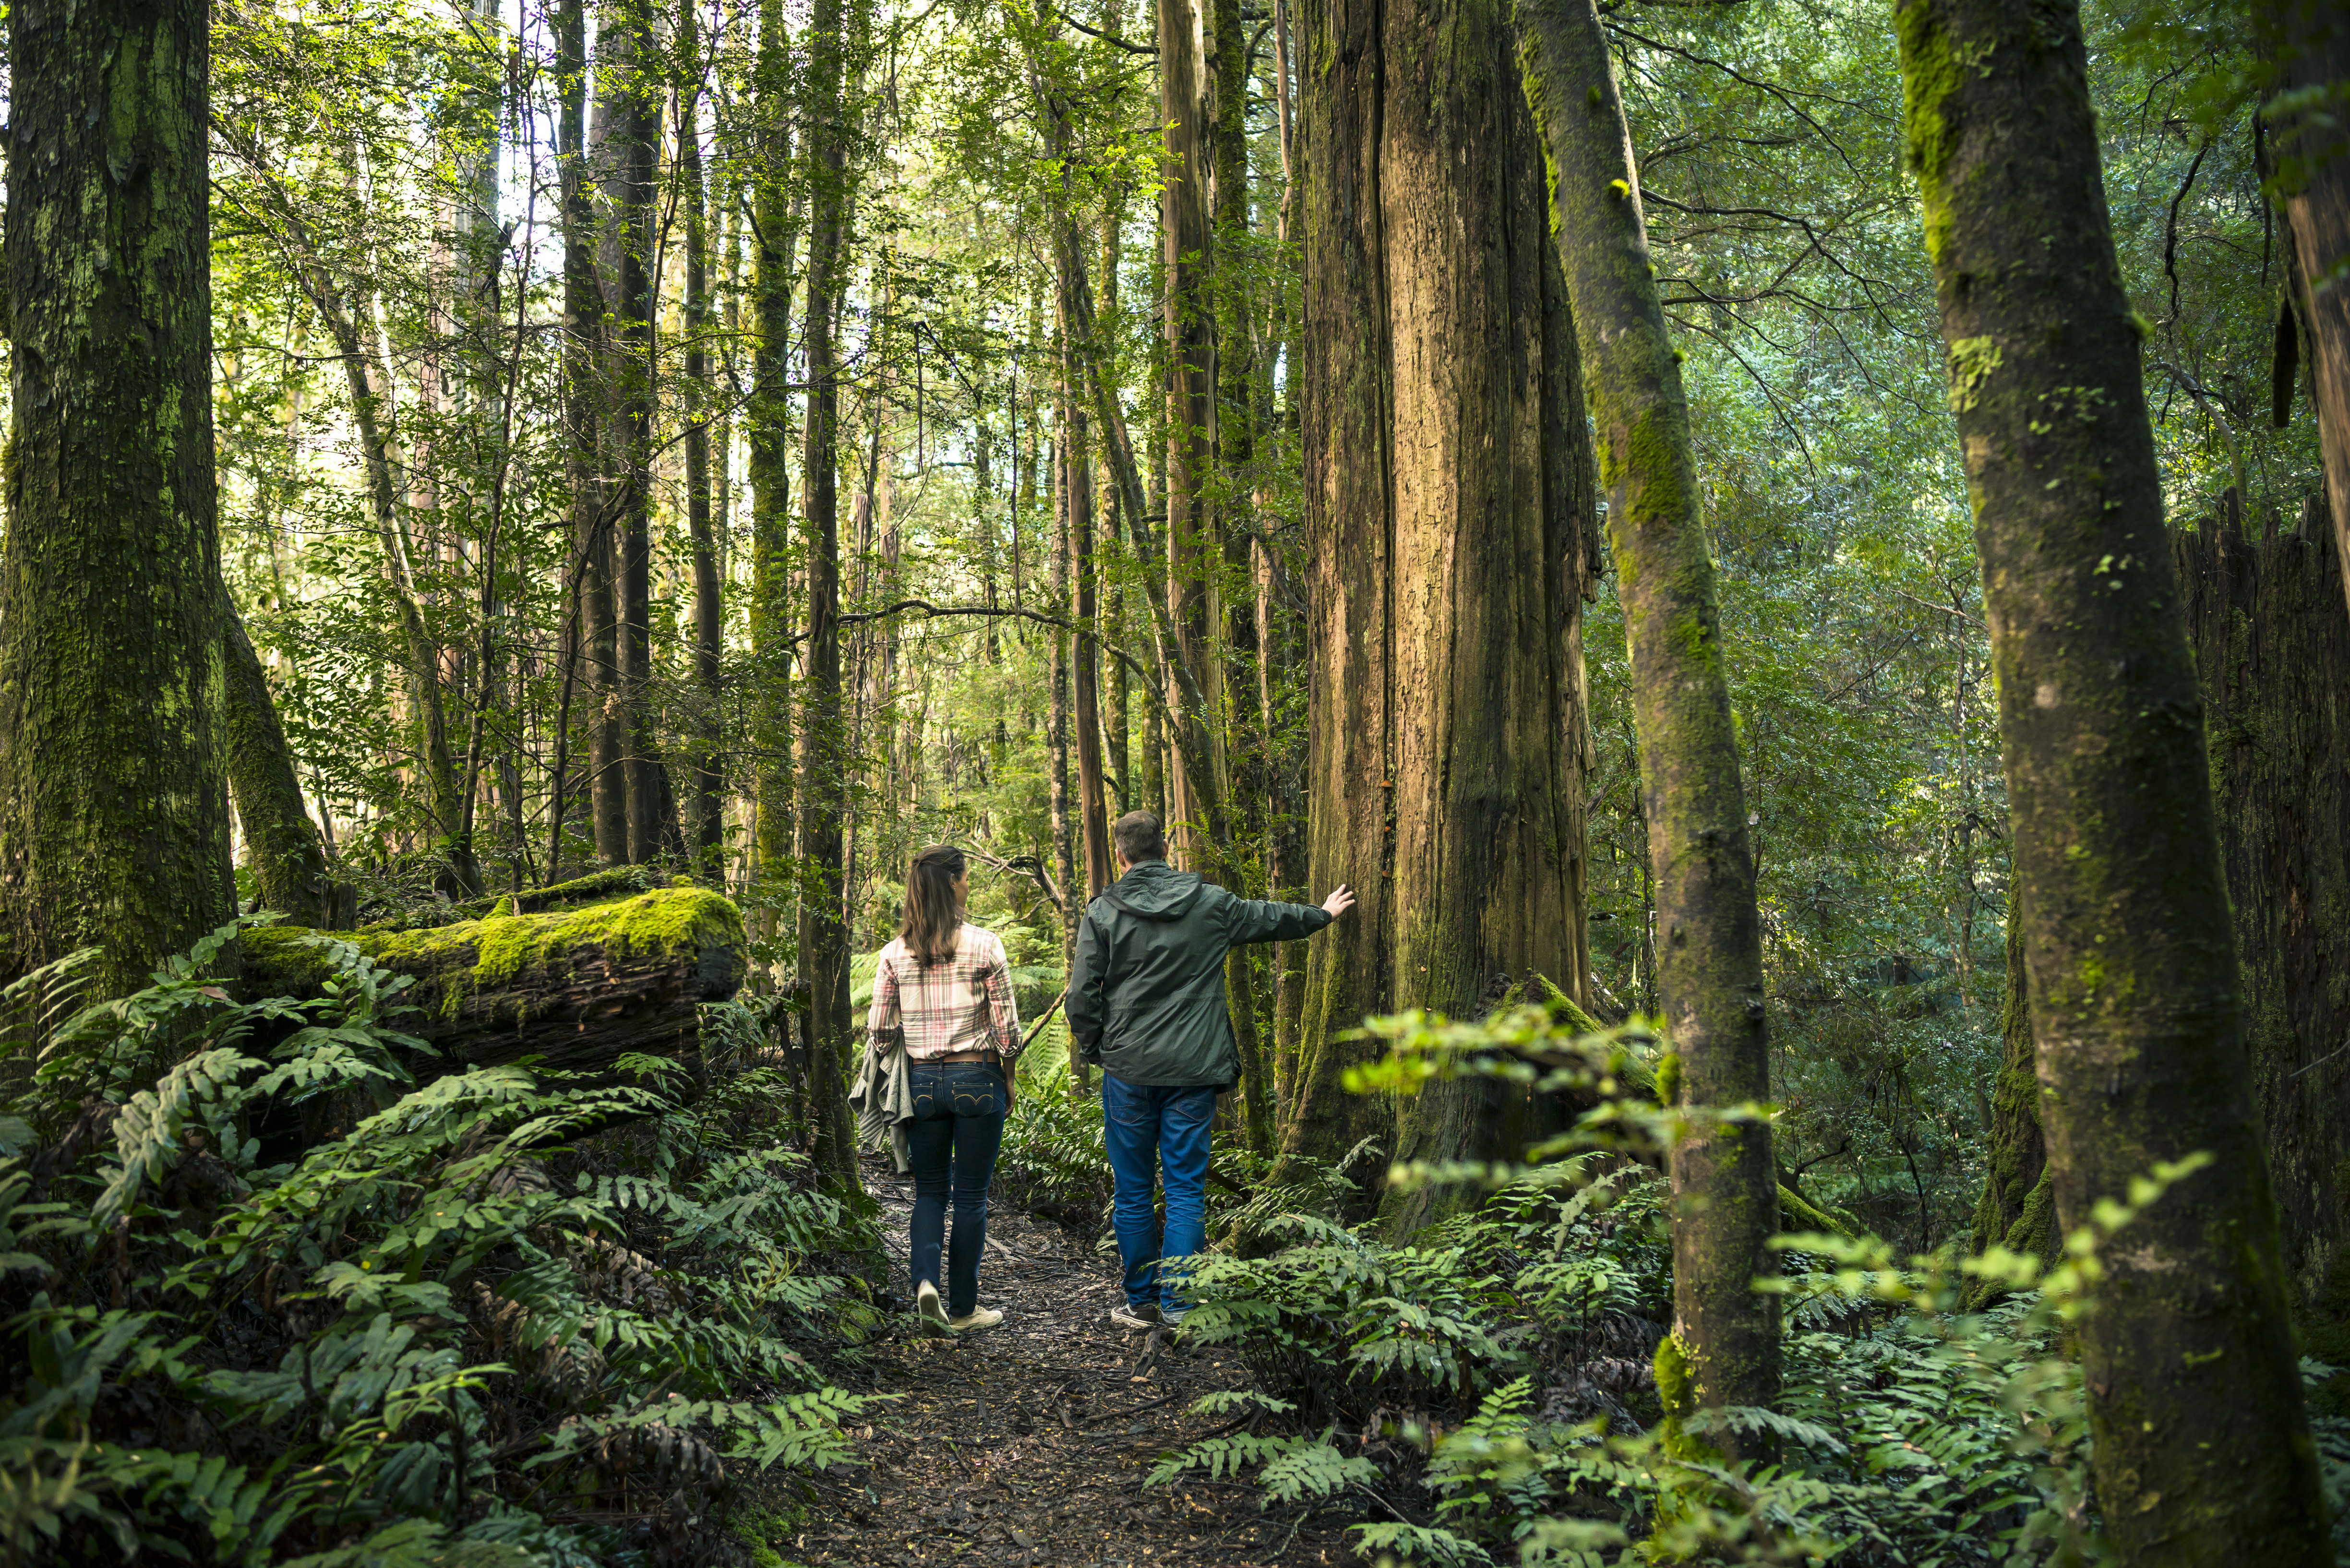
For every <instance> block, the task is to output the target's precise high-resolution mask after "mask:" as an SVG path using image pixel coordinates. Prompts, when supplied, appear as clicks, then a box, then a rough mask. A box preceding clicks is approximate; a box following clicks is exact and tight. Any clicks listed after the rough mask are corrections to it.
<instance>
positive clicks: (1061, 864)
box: [1045, 335, 1082, 1065]
mask: <svg viewBox="0 0 2350 1568" xmlns="http://www.w3.org/2000/svg"><path fill="white" fill-rule="evenodd" d="M1056 336H1059V335H1056ZM1062 341H1063V342H1064V343H1066V341H1067V339H1066V337H1065V336H1064V337H1062ZM1067 357H1068V356H1067V352H1066V348H1065V349H1064V350H1063V352H1062V354H1061V355H1060V356H1059V358H1063V359H1064V360H1066V358H1067ZM1075 482H1076V474H1075V472H1073V471H1072V469H1071V467H1070V464H1069V400H1068V393H1067V389H1066V387H1065V388H1063V389H1061V390H1060V392H1059V393H1058V394H1057V395H1055V398H1054V400H1053V477H1052V482H1051V483H1052V487H1053V529H1052V533H1051V534H1050V535H1048V543H1049V545H1050V549H1051V555H1052V566H1051V583H1052V598H1051V600H1050V601H1049V602H1050V604H1051V606H1052V611H1053V613H1054V614H1055V616H1066V615H1067V614H1068V611H1069V596H1070V572H1069V557H1070V556H1071V555H1072V554H1073V553H1074V552H1075V550H1076V545H1074V543H1073V542H1072V541H1071V539H1070V537H1069V501H1070V491H1071V490H1072V488H1074V485H1075ZM1052 639H1053V652H1052V664H1051V669H1050V670H1049V672H1048V674H1047V676H1046V680H1047V682H1048V686H1049V690H1048V692H1047V696H1046V706H1045V770H1046V778H1045V807H1046V820H1047V823H1048V825H1049V830H1050V832H1051V834H1052V836H1053V876H1054V878H1055V880H1056V881H1057V882H1059V884H1060V887H1061V917H1060V923H1061V971H1062V972H1063V973H1064V974H1066V973H1067V972H1068V971H1069V969H1070V967H1071V966H1072V965H1073V964H1074V963H1075V962H1076V948H1077V917H1078V915H1079V914H1080V913H1081V912H1082V908H1081V906H1080V905H1079V904H1078V902H1077V900H1076V898H1075V897H1074V896H1073V894H1074V890H1075V888H1076V854H1075V852H1074V850H1073V848H1072V846H1071V839H1070V831H1069V828H1070V814H1069V751H1070V746H1069V675H1070V668H1069V667H1070V654H1071V649H1070V647H1069V642H1070V639H1069V634H1068V632H1067V631H1066V630H1064V629H1062V628H1057V627H1056V628H1054V630H1053V632H1052ZM1079 1065H1082V1064H1081V1063H1080V1064H1079Z"/></svg>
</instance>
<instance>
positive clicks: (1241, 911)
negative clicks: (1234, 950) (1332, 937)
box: [1225, 888, 1355, 947]
mask: <svg viewBox="0 0 2350 1568" xmlns="http://www.w3.org/2000/svg"><path fill="white" fill-rule="evenodd" d="M1354 907H1355V890H1354V889H1353V888H1338V889H1337V890H1336V891H1335V892H1333V893H1332V894H1331V895H1330V896H1329V897H1328V898H1325V899H1323V900H1322V902H1321V903H1320V904H1318V905H1316V904H1275V903H1271V902H1269V901H1266V900H1264V899H1261V898H1235V899H1233V900H1232V916H1231V919H1230V922H1229V934H1228V935H1227V936H1226V938H1225V940H1227V941H1229V942H1231V943H1232V945H1233V946H1234V947H1242V946H1244V945H1246V944H1247V943H1250V942H1294V941H1297V940H1300V939H1302V938H1305V937H1310V936H1312V935H1313V934H1314V933H1315V932H1316V931H1318V930H1320V929H1322V928H1323V927H1325V926H1326V925H1328V924H1329V923H1330V922H1331V921H1333V920H1335V919H1337V918H1338V917H1339V916H1341V915H1343V914H1345V913H1346V912H1347V910H1349V909H1353V908H1354Z"/></svg>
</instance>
